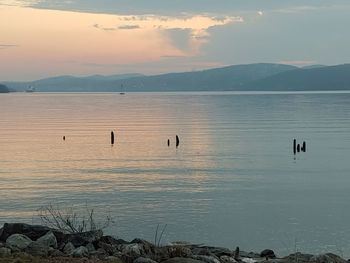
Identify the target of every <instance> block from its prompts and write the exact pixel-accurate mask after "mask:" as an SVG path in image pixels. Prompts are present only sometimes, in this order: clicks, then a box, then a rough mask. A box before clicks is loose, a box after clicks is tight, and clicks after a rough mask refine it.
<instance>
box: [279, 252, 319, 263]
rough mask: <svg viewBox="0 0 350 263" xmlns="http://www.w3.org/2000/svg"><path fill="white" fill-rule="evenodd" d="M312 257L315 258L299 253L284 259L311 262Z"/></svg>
mask: <svg viewBox="0 0 350 263" xmlns="http://www.w3.org/2000/svg"><path fill="white" fill-rule="evenodd" d="M312 257H314V255H311V254H303V253H300V252H297V253H294V254H290V255H289V256H287V257H284V258H283V259H285V260H287V261H311V259H312Z"/></svg>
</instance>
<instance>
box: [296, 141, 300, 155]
mask: <svg viewBox="0 0 350 263" xmlns="http://www.w3.org/2000/svg"><path fill="white" fill-rule="evenodd" d="M297 152H298V153H300V144H299V143H298V146H297Z"/></svg>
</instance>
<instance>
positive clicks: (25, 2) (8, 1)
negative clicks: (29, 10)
mask: <svg viewBox="0 0 350 263" xmlns="http://www.w3.org/2000/svg"><path fill="white" fill-rule="evenodd" d="M41 2H43V0H1V1H0V5H9V6H35V5H38V4H40V3H41Z"/></svg>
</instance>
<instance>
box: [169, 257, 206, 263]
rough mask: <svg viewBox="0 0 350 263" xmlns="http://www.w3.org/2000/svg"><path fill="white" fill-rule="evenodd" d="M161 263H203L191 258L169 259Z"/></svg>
mask: <svg viewBox="0 0 350 263" xmlns="http://www.w3.org/2000/svg"><path fill="white" fill-rule="evenodd" d="M162 263H203V261H200V260H196V259H192V258H170V259H168V260H165V261H163V262H162Z"/></svg>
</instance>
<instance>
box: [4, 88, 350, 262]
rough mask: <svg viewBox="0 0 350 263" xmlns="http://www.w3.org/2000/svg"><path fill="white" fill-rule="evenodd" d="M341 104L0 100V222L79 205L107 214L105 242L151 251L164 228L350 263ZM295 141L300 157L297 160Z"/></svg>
mask: <svg viewBox="0 0 350 263" xmlns="http://www.w3.org/2000/svg"><path fill="white" fill-rule="evenodd" d="M349 101H350V93H347V92H335V93H332V92H323V93H321V92H320V93H317V92H314V93H313V92H312V93H293V92H289V93H274V92H265V93H264V92H260V93H257V92H256V93H254V92H251V93H250V92H247V93H244V92H243V93H234V92H231V93H229V92H227V93H127V94H125V95H120V94H119V93H116V94H112V93H90V94H89V93H72V94H68V93H61V94H60V93H57V94H45V93H32V94H29V93H27V94H25V93H13V94H3V95H0V224H3V223H4V222H27V223H40V220H39V218H38V216H37V209H38V208H39V207H41V206H43V205H47V204H49V203H53V204H58V205H60V207H63V208H65V207H69V206H74V207H75V208H76V209H78V210H79V209H80V210H84V209H85V207H86V205H87V206H88V207H91V208H94V209H95V211H96V216H97V217H98V219H100V220H102V219H103V218H104V217H105V216H106V214H107V213H110V214H111V215H112V216H113V217H114V218H115V221H116V223H115V224H113V225H111V226H110V227H109V228H107V229H106V230H105V232H107V233H109V234H113V235H115V236H117V237H120V238H124V239H129V240H130V239H133V238H135V237H139V238H144V239H147V240H150V241H153V240H154V235H155V230H156V227H157V224H161V226H163V225H164V224H167V228H166V230H165V234H164V237H163V240H162V242H163V243H167V242H170V241H178V240H186V241H190V242H193V243H205V244H207V245H217V246H224V247H228V248H231V249H232V248H234V247H236V246H239V247H240V248H241V249H242V250H246V251H257V252H259V251H260V250H262V249H265V248H272V249H274V250H275V252H276V253H277V254H279V255H286V254H288V253H293V252H294V251H295V250H302V251H303V252H309V253H320V252H326V251H327V252H334V253H337V254H339V255H342V256H347V257H349V256H350V225H349V222H350V206H349V205H350V161H349V160H350V159H349V157H350V103H349ZM112 130H113V131H114V133H115V140H116V142H115V144H114V146H111V144H110V132H111V131H112ZM176 135H178V136H179V139H180V145H179V147H178V148H176V147H175V136H176ZM63 136H65V137H66V140H65V141H64V140H63V139H62V138H63ZM294 138H295V139H297V141H298V143H302V142H303V141H306V143H307V151H306V153H299V154H297V155H295V156H294V154H293V149H292V143H293V139H294ZM168 139H169V140H170V147H168V146H167V140H168Z"/></svg>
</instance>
